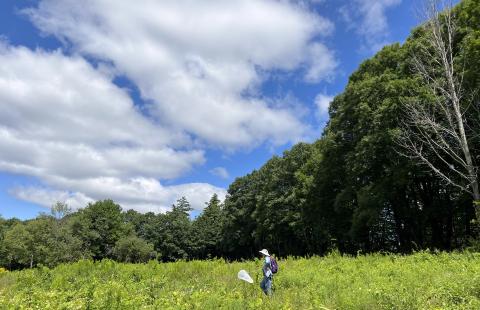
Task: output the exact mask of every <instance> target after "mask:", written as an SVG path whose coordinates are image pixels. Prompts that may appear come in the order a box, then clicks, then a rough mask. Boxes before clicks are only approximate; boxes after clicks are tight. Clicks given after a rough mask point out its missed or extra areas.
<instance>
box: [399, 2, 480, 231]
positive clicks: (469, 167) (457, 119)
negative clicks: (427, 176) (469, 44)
mask: <svg viewBox="0 0 480 310" xmlns="http://www.w3.org/2000/svg"><path fill="white" fill-rule="evenodd" d="M444 4H445V3H440V2H439V1H438V0H426V6H425V9H424V10H423V13H424V15H425V16H424V18H425V22H424V24H423V25H422V30H423V32H424V35H425V37H424V40H425V41H424V44H419V46H418V47H417V46H416V47H415V50H414V51H413V55H412V57H413V71H414V72H415V73H416V74H418V75H419V76H420V77H421V79H420V80H421V83H422V85H423V86H424V87H425V89H426V90H427V92H428V95H427V96H425V97H428V98H429V99H423V100H420V99H418V100H410V101H408V102H405V115H406V118H405V120H404V123H403V126H402V133H401V134H400V137H399V139H398V140H397V143H398V144H399V145H400V146H401V149H402V151H401V153H402V154H404V155H406V156H408V157H410V158H415V159H417V160H418V161H419V163H422V164H424V165H426V166H427V167H429V168H430V169H431V170H432V171H433V172H434V173H435V174H436V175H437V176H439V177H440V178H442V179H443V180H444V181H446V182H447V183H449V184H451V185H453V186H455V187H457V188H459V189H461V190H462V191H465V192H467V193H469V194H470V195H471V196H472V198H473V200H474V202H475V204H476V209H475V212H476V218H477V221H479V222H480V192H479V180H478V166H477V165H476V164H475V157H474V156H473V155H474V154H472V149H471V142H470V141H471V140H472V139H474V137H473V136H474V135H476V134H478V133H475V132H472V131H469V127H468V122H467V118H466V115H467V114H466V113H467V112H468V110H469V109H470V108H472V102H468V101H469V98H471V97H470V96H468V94H465V90H464V88H463V86H462V83H463V71H464V70H463V67H462V66H458V64H457V63H455V61H456V58H455V45H454V44H455V40H456V34H457V25H456V22H455V16H454V11H453V9H452V5H451V4H446V5H444ZM441 8H442V9H443V11H442V10H441ZM459 67H460V69H459ZM417 98H418V97H417ZM475 104H476V103H473V106H475ZM477 104H478V103H477ZM479 121H480V115H479ZM479 155H480V154H479ZM477 156H478V155H477Z"/></svg>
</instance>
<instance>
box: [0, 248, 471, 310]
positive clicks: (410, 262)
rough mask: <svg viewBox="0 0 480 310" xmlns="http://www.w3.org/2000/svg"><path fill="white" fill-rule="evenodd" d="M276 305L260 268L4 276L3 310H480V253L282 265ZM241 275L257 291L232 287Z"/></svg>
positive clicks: (142, 267) (111, 269)
mask: <svg viewBox="0 0 480 310" xmlns="http://www.w3.org/2000/svg"><path fill="white" fill-rule="evenodd" d="M279 267H280V269H279V273H278V274H277V276H276V277H275V278H274V293H273V296H272V297H271V298H270V297H266V296H264V295H263V293H262V292H261V290H260V288H259V281H260V280H261V274H260V269H261V261H258V260H255V261H246V262H234V263H227V262H225V261H223V260H209V261H189V262H184V261H181V262H175V263H158V262H154V261H152V262H149V263H147V264H122V263H116V262H114V261H110V260H104V261H101V262H92V261H80V262H77V263H74V264H64V265H60V266H58V267H56V268H54V269H48V268H36V269H32V270H23V271H15V272H1V273H0V309H480V254H477V253H437V254H430V253H426V252H421V253H416V254H413V255H408V256H400V255H380V254H374V255H365V256H358V257H347V256H341V255H339V254H331V255H328V256H326V257H312V258H308V259H307V258H287V259H284V260H279ZM240 269H245V270H247V271H248V272H249V274H250V275H251V276H252V278H253V279H254V281H255V283H254V284H248V283H246V282H243V281H240V280H238V279H237V272H238V271H239V270H240Z"/></svg>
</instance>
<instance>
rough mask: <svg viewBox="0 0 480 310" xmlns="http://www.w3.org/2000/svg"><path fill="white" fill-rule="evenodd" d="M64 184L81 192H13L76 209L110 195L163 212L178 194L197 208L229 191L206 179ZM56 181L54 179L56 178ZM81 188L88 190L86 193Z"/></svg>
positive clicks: (129, 205) (132, 205)
mask: <svg viewBox="0 0 480 310" xmlns="http://www.w3.org/2000/svg"><path fill="white" fill-rule="evenodd" d="M56 182H57V183H58V184H59V185H62V186H68V187H70V188H76V189H78V190H80V192H67V191H58V190H50V189H46V188H40V187H16V188H13V189H11V190H10V193H11V194H12V195H14V196H15V197H16V198H19V199H22V200H26V201H30V202H34V203H37V204H40V205H42V206H44V207H51V206H52V205H53V204H54V203H55V202H57V201H64V202H66V203H67V204H68V205H69V206H71V207H72V208H74V209H78V208H83V207H85V206H86V204H88V203H89V202H93V201H95V200H100V199H105V198H110V199H113V200H114V201H115V202H117V203H119V204H120V205H121V206H122V207H123V209H124V210H128V209H134V210H137V211H140V212H149V211H151V212H156V213H164V212H165V211H168V210H170V208H171V206H172V204H174V203H175V202H176V201H177V199H178V198H180V197H182V196H185V197H186V198H187V200H188V201H189V202H190V204H191V206H192V207H193V208H194V209H195V210H203V208H204V207H205V202H207V201H209V200H210V198H211V197H212V196H213V194H215V193H216V194H217V195H218V197H219V199H220V200H223V199H225V195H226V191H225V190H224V189H222V188H218V187H215V186H212V185H210V184H206V183H189V184H181V185H174V186H162V185H161V184H160V182H158V180H155V179H151V178H150V179H148V178H135V179H129V180H124V181H122V180H120V179H116V178H95V179H84V180H61V179H57V180H56ZM54 183H55V181H54ZM82 192H87V193H89V196H86V195H85V194H83V193H82Z"/></svg>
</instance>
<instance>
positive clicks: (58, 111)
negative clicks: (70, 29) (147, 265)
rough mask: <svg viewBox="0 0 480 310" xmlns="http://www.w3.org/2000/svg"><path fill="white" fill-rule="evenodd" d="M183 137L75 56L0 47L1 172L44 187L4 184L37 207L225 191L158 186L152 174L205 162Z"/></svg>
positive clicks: (154, 203) (164, 201)
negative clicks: (36, 180) (147, 114)
mask: <svg viewBox="0 0 480 310" xmlns="http://www.w3.org/2000/svg"><path fill="white" fill-rule="evenodd" d="M188 142H189V139H188V137H186V136H185V135H182V134H181V133H178V132H177V133H176V132H175V131H174V130H172V129H168V130H166V129H165V128H163V127H160V126H158V125H156V124H154V123H152V122H151V121H149V119H148V118H146V117H145V116H143V115H142V114H140V113H139V112H138V111H137V109H136V108H135V106H134V104H133V103H132V101H131V99H130V98H129V97H128V95H127V93H126V91H125V90H123V89H120V88H118V87H117V86H115V85H114V84H112V82H111V80H110V77H109V76H107V75H105V74H104V73H100V72H99V71H96V70H95V69H94V68H93V67H92V66H91V65H90V64H89V63H87V62H86V61H85V60H83V59H82V58H78V57H73V58H72V57H67V56H64V55H63V54H62V53H60V52H58V51H57V52H52V53H49V52H44V51H41V50H37V51H31V50H28V49H26V48H21V47H19V48H13V47H8V46H6V45H2V46H1V47H0V170H1V171H8V172H12V173H20V174H25V175H30V176H35V177H38V178H39V179H40V180H41V181H42V182H43V183H44V184H45V185H46V187H45V188H40V189H38V188H26V189H25V188H23V189H18V188H16V189H12V193H13V194H14V195H15V196H16V197H18V198H20V199H24V200H28V201H32V202H35V203H38V204H41V205H46V206H50V205H51V204H52V202H54V201H56V200H62V201H66V202H67V203H69V204H71V205H72V206H73V207H76V208H77V207H79V206H84V205H85V204H86V203H87V202H89V201H92V200H97V199H105V198H112V199H115V200H116V201H117V202H119V203H120V204H122V205H124V206H129V207H133V208H136V209H140V210H143V211H146V210H159V211H162V210H164V209H165V208H168V207H169V206H170V205H171V202H173V201H174V200H175V199H176V198H178V197H180V196H182V195H187V194H188V195H190V196H191V197H192V199H193V201H192V204H193V205H195V206H203V202H205V201H208V200H209V198H210V197H208V194H210V193H211V194H213V193H214V192H217V193H218V194H219V195H222V193H223V192H224V190H223V189H220V188H215V187H213V186H211V185H208V184H185V185H182V186H180V185H179V186H175V187H173V186H171V187H163V186H161V185H160V183H159V182H158V181H157V180H156V179H158V178H160V179H166V178H175V177H178V176H179V175H181V174H182V173H184V172H186V171H188V170H190V169H191V168H192V167H193V166H195V165H198V164H202V163H203V162H204V160H205V159H204V152H203V151H202V150H196V149H188V148H186V144H188ZM171 145H173V146H175V148H173V147H172V146H171ZM176 148H182V149H183V150H176ZM47 186H48V187H47ZM52 188H53V189H52ZM54 189H55V190H54ZM57 189H58V190H57ZM64 189H67V190H64ZM182 190H183V191H184V192H183V193H182ZM159 208H160V209H159Z"/></svg>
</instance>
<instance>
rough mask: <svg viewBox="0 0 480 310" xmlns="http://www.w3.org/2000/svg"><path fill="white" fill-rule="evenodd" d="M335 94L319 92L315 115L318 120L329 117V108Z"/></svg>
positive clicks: (316, 98) (316, 99)
mask: <svg viewBox="0 0 480 310" xmlns="http://www.w3.org/2000/svg"><path fill="white" fill-rule="evenodd" d="M333 98H334V97H333V96H329V95H325V94H318V95H317V96H316V97H315V106H316V108H317V110H316V113H315V115H316V116H317V119H318V120H325V119H328V108H329V107H330V103H331V102H332V101H333Z"/></svg>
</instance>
